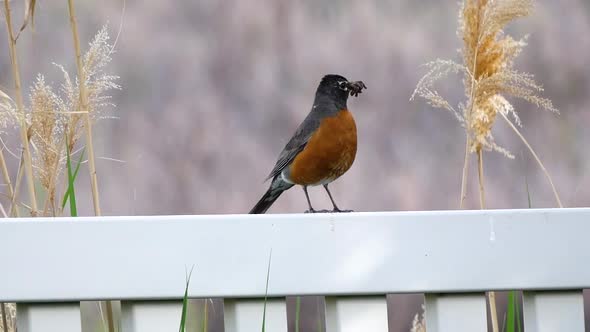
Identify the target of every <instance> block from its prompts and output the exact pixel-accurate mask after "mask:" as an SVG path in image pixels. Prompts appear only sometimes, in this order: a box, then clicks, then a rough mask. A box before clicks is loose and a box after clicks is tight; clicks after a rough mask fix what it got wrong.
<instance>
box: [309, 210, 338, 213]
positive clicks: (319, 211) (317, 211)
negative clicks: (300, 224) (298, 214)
mask: <svg viewBox="0 0 590 332" xmlns="http://www.w3.org/2000/svg"><path fill="white" fill-rule="evenodd" d="M330 212H334V211H332V210H314V209H309V210H307V211H305V213H330Z"/></svg>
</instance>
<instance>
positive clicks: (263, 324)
mask: <svg viewBox="0 0 590 332" xmlns="http://www.w3.org/2000/svg"><path fill="white" fill-rule="evenodd" d="M271 261H272V248H271V249H270V254H269V255H268V268H267V270H266V289H265V291H264V306H263V309H262V332H265V331H266V301H267V300H268V281H269V280H270V263H271Z"/></svg>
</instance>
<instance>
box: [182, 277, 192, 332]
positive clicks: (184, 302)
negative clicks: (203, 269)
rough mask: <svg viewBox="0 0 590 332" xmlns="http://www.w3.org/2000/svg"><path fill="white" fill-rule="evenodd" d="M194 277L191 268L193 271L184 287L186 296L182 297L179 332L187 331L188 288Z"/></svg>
mask: <svg viewBox="0 0 590 332" xmlns="http://www.w3.org/2000/svg"><path fill="white" fill-rule="evenodd" d="M192 275H193V268H192V267H191V271H190V272H189V273H188V275H187V276H186V285H185V287H184V296H183V297H182V314H181V316H180V327H179V328H178V331H179V332H185V331H186V312H187V309H188V286H189V284H190V282H191V276H192Z"/></svg>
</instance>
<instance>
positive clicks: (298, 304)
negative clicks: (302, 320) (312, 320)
mask: <svg viewBox="0 0 590 332" xmlns="http://www.w3.org/2000/svg"><path fill="white" fill-rule="evenodd" d="M300 315H301V296H297V298H296V299H295V332H299V317H300Z"/></svg>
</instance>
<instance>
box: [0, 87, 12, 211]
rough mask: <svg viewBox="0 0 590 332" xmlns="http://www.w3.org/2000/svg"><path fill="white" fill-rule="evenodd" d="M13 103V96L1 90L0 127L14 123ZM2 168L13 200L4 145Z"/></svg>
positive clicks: (1, 154) (1, 156)
mask: <svg viewBox="0 0 590 332" xmlns="http://www.w3.org/2000/svg"><path fill="white" fill-rule="evenodd" d="M13 104H14V102H13V101H12V98H10V97H9V96H8V95H7V94H6V93H4V92H3V91H2V90H0V128H7V127H9V126H11V125H12V122H13V120H14V116H13V115H14V112H15V110H14V107H13ZM0 134H1V132H0ZM0 168H1V169H2V177H3V178H4V182H5V183H6V187H7V188H8V196H9V199H10V200H11V201H12V198H13V197H14V188H13V186H12V181H11V180H10V174H9V173H8V167H7V165H6V158H4V146H2V148H0Z"/></svg>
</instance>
